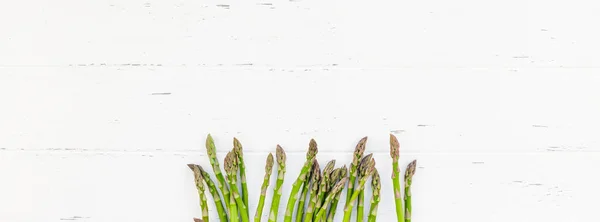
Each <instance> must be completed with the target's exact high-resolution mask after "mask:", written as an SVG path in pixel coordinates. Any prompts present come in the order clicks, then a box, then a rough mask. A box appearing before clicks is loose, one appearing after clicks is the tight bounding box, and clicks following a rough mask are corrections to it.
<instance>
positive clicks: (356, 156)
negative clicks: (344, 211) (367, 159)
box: [345, 136, 367, 206]
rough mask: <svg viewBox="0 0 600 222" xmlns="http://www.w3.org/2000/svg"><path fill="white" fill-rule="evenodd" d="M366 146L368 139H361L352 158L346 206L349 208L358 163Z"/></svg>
mask: <svg viewBox="0 0 600 222" xmlns="http://www.w3.org/2000/svg"><path fill="white" fill-rule="evenodd" d="M366 144H367V137H366V136H365V137H363V138H362V139H360V141H358V144H357V145H356V148H355V149H354V156H353V157H352V163H351V164H350V179H349V180H348V193H346V205H345V206H348V205H349V204H350V202H349V201H350V197H351V196H352V193H354V185H355V180H356V176H357V174H358V172H357V170H358V169H357V167H358V162H359V161H360V159H361V158H362V155H363V153H364V152H365V146H366Z"/></svg>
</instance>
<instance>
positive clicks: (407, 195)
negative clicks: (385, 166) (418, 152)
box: [404, 160, 417, 222]
mask: <svg viewBox="0 0 600 222" xmlns="http://www.w3.org/2000/svg"><path fill="white" fill-rule="evenodd" d="M416 169H417V160H413V161H412V162H410V164H408V166H407V167H406V171H405V174H404V206H406V213H405V214H404V215H405V217H406V222H410V220H411V216H412V197H411V196H412V193H411V192H410V186H411V185H412V177H413V175H415V170H416Z"/></svg>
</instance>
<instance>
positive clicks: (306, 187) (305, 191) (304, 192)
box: [295, 159, 316, 222]
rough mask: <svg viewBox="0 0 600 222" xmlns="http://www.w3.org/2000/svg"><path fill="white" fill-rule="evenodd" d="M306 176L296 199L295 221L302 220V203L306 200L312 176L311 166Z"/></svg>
mask: <svg viewBox="0 0 600 222" xmlns="http://www.w3.org/2000/svg"><path fill="white" fill-rule="evenodd" d="M315 160H316V159H313V163H314V161H315ZM311 166H312V165H311ZM306 178H307V179H306V180H305V181H304V184H303V185H302V191H301V192H300V197H299V200H298V207H297V209H296V220H295V222H302V216H303V215H304V206H305V204H304V203H305V202H306V196H307V194H308V191H309V189H310V182H311V178H312V167H311V170H309V171H308V174H306Z"/></svg>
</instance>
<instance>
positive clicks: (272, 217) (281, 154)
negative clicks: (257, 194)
mask: <svg viewBox="0 0 600 222" xmlns="http://www.w3.org/2000/svg"><path fill="white" fill-rule="evenodd" d="M275 156H276V157H277V164H278V165H279V168H278V169H277V183H276V184H275V190H274V195H273V201H272V202H271V211H270V212H269V222H275V221H277V213H278V211H279V200H280V199H281V186H282V185H283V179H284V176H285V160H286V155H285V151H284V150H283V148H281V146H279V145H277V152H276V153H275Z"/></svg>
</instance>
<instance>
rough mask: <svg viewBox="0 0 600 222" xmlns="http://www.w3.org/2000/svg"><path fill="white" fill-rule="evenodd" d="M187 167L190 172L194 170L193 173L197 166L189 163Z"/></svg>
mask: <svg viewBox="0 0 600 222" xmlns="http://www.w3.org/2000/svg"><path fill="white" fill-rule="evenodd" d="M187 166H188V167H189V168H190V170H192V171H193V170H194V166H195V164H193V163H189V164H188V165H187Z"/></svg>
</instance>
